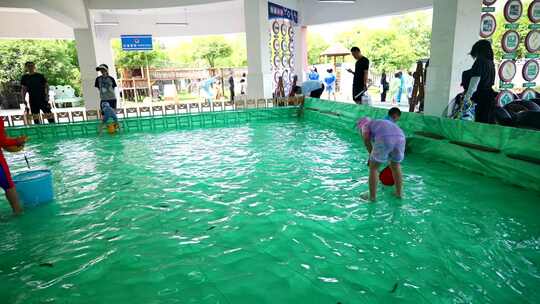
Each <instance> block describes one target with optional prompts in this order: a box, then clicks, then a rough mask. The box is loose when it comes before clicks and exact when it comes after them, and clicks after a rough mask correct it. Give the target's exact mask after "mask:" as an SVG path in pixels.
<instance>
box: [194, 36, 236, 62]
mask: <svg viewBox="0 0 540 304" xmlns="http://www.w3.org/2000/svg"><path fill="white" fill-rule="evenodd" d="M193 45H194V51H195V52H194V53H193V58H194V59H202V60H205V61H206V62H207V63H208V66H209V67H210V68H216V67H219V66H218V65H217V63H219V60H223V59H225V58H227V57H229V56H231V54H232V52H233V50H232V47H231V46H230V44H229V43H228V42H227V41H226V40H225V38H224V37H222V36H206V37H197V38H195V39H193Z"/></svg>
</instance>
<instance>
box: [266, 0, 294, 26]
mask: <svg viewBox="0 0 540 304" xmlns="http://www.w3.org/2000/svg"><path fill="white" fill-rule="evenodd" d="M268 19H289V20H291V21H292V22H294V23H298V12H297V11H295V10H292V9H290V8H286V7H284V6H281V5H279V4H275V3H272V2H268Z"/></svg>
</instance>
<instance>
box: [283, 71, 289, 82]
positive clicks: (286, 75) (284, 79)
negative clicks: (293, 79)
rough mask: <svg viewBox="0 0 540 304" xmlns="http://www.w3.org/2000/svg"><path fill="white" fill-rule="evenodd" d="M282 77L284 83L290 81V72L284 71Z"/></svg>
mask: <svg viewBox="0 0 540 304" xmlns="http://www.w3.org/2000/svg"><path fill="white" fill-rule="evenodd" d="M281 77H283V81H287V80H288V79H289V70H285V71H283V74H281Z"/></svg>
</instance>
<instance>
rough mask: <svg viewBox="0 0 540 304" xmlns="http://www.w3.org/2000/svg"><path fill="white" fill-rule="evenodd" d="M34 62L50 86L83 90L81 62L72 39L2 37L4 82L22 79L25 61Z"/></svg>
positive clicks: (0, 79) (0, 56)
mask: <svg viewBox="0 0 540 304" xmlns="http://www.w3.org/2000/svg"><path fill="white" fill-rule="evenodd" d="M26 61H33V62H35V64H36V67H37V70H38V72H40V73H42V74H43V75H45V77H46V78H47V80H48V82H49V84H50V85H71V86H72V87H73V88H74V89H75V91H76V92H77V94H80V92H81V83H80V72H79V63H78V60H77V51H76V49H75V42H74V41H72V40H0V84H6V83H8V82H11V81H18V80H20V79H21V76H22V75H23V73H24V63H25V62H26Z"/></svg>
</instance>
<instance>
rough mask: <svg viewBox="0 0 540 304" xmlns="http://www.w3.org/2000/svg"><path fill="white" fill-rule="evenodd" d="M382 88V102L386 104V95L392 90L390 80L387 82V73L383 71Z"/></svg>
mask: <svg viewBox="0 0 540 304" xmlns="http://www.w3.org/2000/svg"><path fill="white" fill-rule="evenodd" d="M381 88H382V92H381V102H385V101H386V93H387V92H388V90H390V84H389V83H388V80H386V72H385V71H383V73H382V76H381Z"/></svg>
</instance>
